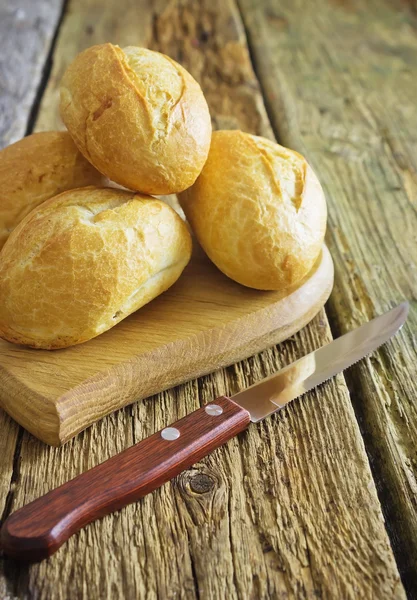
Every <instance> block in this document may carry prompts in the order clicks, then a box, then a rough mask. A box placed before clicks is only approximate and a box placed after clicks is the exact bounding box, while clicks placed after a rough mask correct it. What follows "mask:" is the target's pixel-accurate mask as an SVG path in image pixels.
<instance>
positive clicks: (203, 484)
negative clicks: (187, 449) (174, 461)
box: [190, 473, 214, 494]
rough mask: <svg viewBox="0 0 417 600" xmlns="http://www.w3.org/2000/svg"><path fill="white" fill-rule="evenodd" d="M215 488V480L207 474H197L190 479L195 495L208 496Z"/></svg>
mask: <svg viewBox="0 0 417 600" xmlns="http://www.w3.org/2000/svg"><path fill="white" fill-rule="evenodd" d="M213 487H214V481H213V479H212V478H211V477H209V476H208V475H206V474H205V473H197V474H196V475H193V476H192V477H191V478H190V488H191V491H192V492H194V493H195V494H207V493H208V492H211V490H212V489H213Z"/></svg>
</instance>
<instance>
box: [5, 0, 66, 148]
mask: <svg viewBox="0 0 417 600" xmlns="http://www.w3.org/2000/svg"><path fill="white" fill-rule="evenodd" d="M63 5H64V0H37V1H36V3H34V2H33V1H32V0H18V1H17V2H2V3H1V4H0V39H1V50H2V51H1V55H0V148H3V147H4V146H7V145H8V144H11V143H12V142H15V141H17V140H19V139H20V138H22V137H23V136H24V135H25V133H26V130H27V127H28V120H29V116H30V112H31V109H32V106H33V105H34V102H35V100H36V94H37V91H38V89H39V86H40V84H41V81H42V75H43V73H44V70H45V69H47V67H48V65H47V62H46V61H47V57H48V52H49V50H50V47H51V43H52V40H53V37H54V34H55V30H56V27H57V25H58V22H59V19H60V16H61V12H62V9H63Z"/></svg>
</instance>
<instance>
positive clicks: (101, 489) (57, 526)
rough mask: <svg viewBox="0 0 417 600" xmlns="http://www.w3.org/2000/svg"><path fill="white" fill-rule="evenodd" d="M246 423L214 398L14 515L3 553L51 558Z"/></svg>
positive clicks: (225, 401) (242, 414) (234, 408)
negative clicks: (84, 529) (92, 524)
mask: <svg viewBox="0 0 417 600" xmlns="http://www.w3.org/2000/svg"><path fill="white" fill-rule="evenodd" d="M249 423H250V415H249V413H248V411H247V410H245V409H244V408H241V407H240V406H239V405H238V404H236V403H235V402H233V401H232V400H230V398H226V397H221V398H217V400H215V401H214V403H212V404H208V405H206V406H203V407H202V408H199V409H198V410H196V411H194V412H193V413H191V414H189V415H187V416H186V417H184V418H183V419H180V420H179V421H177V422H175V423H173V424H172V425H171V426H170V427H167V428H165V429H162V430H161V431H158V432H157V433H155V434H154V435H151V436H150V437H148V438H146V439H145V440H143V441H142V442H139V443H138V444H136V445H135V446H132V447H130V448H128V449H127V450H125V451H124V452H121V453H120V454H117V455H116V456H113V457H112V458H110V459H109V460H106V461H105V462H103V463H101V464H99V465H98V466H97V467H94V468H93V469H90V470H89V471H86V472H85V473H82V474H81V475H79V476H78V477H76V478H75V479H72V480H71V481H68V482H67V483H65V484H64V485H61V486H60V487H58V488H56V489H55V490H52V491H51V492H49V493H48V494H46V495H45V496H42V497H41V498H38V499H37V500H35V501H33V502H31V503H30V504H27V505H26V506H24V507H23V508H21V509H19V510H17V511H16V512H15V513H13V514H12V515H11V516H10V517H8V519H6V521H5V522H4V524H3V527H2V529H1V546H2V548H3V550H4V552H5V553H6V554H8V555H9V556H11V557H13V558H17V559H22V560H29V561H40V560H43V559H44V558H47V557H48V556H51V554H53V553H54V552H56V550H58V548H59V547H60V546H61V545H62V544H63V543H64V542H65V541H66V540H67V539H68V538H69V537H70V536H71V535H73V534H74V533H76V532H77V531H79V530H80V529H81V528H82V527H84V526H85V525H87V523H90V522H91V521H94V520H96V519H98V518H100V517H104V516H105V515H108V514H109V513H112V512H113V511H115V510H119V509H120V508H122V507H123V506H126V505H127V504H130V503H131V502H135V501H137V500H139V498H142V497H143V496H145V495H146V494H148V493H149V492H152V491H153V490H155V489H156V488H158V487H160V486H161V485H163V484H164V483H165V482H167V481H168V480H170V479H172V478H173V477H175V476H176V475H178V474H179V473H181V471H183V470H184V469H187V468H189V467H191V465H193V464H194V463H195V462H197V461H199V460H200V459H201V458H203V457H204V456H206V455H207V454H209V453H210V452H211V451H212V450H214V449H215V448H218V447H219V446H221V445H222V444H224V443H225V442H227V441H228V440H229V439H231V438H232V437H234V436H235V435H237V434H238V433H239V432H240V431H243V430H244V429H246V427H247V426H248V425H249Z"/></svg>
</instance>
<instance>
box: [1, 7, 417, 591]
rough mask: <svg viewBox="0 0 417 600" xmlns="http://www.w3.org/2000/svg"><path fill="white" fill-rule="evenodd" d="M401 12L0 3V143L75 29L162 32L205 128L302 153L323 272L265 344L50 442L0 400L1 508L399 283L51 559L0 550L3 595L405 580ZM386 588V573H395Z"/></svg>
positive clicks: (405, 182) (146, 37)
mask: <svg viewBox="0 0 417 600" xmlns="http://www.w3.org/2000/svg"><path fill="white" fill-rule="evenodd" d="M416 28H417V16H416V11H415V6H414V4H413V2H411V1H410V0H409V1H404V0H367V1H366V2H363V1H361V0H349V1H348V0H346V1H341V0H316V1H315V2H308V1H307V0H305V1H303V0H262V1H261V0H237V1H236V0H202V1H198V0H155V1H154V2H150V1H146V0H117V2H113V1H111V0H67V1H63V0H16V2H13V3H11V2H6V1H5V0H3V1H2V2H0V49H1V52H0V57H1V58H0V93H1V99H0V146H5V145H7V144H8V143H10V142H12V141H15V140H17V139H19V138H20V137H22V136H23V135H25V134H26V133H29V132H31V131H33V130H34V131H39V130H45V129H53V128H57V127H60V128H61V127H62V125H61V123H60V121H59V117H58V113H57V99H58V86H59V81H60V78H61V76H62V73H63V71H64V69H65V67H66V65H67V64H68V62H69V61H70V60H71V59H72V58H73V57H74V55H75V54H76V53H77V52H79V51H80V50H82V49H83V48H85V47H87V46H90V45H93V44H96V43H101V42H104V41H112V42H113V43H116V44H119V45H121V46H124V45H129V44H136V45H144V46H148V47H149V48H153V49H156V50H160V51H162V52H165V53H167V54H169V55H170V56H172V57H174V58H175V59H177V60H178V61H180V62H181V63H182V64H183V65H184V66H185V67H186V68H187V69H189V70H190V71H191V73H192V74H193V75H194V76H195V77H196V78H197V80H199V82H200V83H201V85H202V87H203V90H204V92H205V94H206V97H207V99H208V102H209V105H210V109H211V111H212V114H213V117H214V125H215V127H217V128H225V129H227V128H229V129H230V128H242V129H244V130H246V131H250V132H253V133H256V134H260V135H264V136H267V137H270V138H276V139H277V140H278V141H279V142H281V143H282V144H284V145H286V146H289V147H292V148H295V149H297V150H299V151H300V152H302V153H303V154H305V155H306V156H307V158H308V159H309V161H310V162H311V164H312V165H313V167H314V168H315V170H316V172H317V173H318V175H319V177H320V179H321V181H322V183H323V185H324V188H325V191H326V194H327V199H328V204H329V228H328V235H327V242H328V245H329V247H330V250H331V252H332V254H333V258H334V261H335V267H336V280H335V288H334V292H333V294H332V296H331V299H330V301H329V303H328V306H327V308H326V312H324V311H323V312H321V314H319V315H318V316H317V317H316V319H315V320H314V322H313V323H311V325H309V326H308V327H306V328H305V330H304V331H302V332H301V333H300V334H298V335H296V336H294V337H293V338H292V339H290V340H288V341H287V342H286V343H284V344H280V345H279V346H278V347H276V348H272V349H270V350H266V351H265V352H263V353H262V354H260V355H259V356H255V357H253V358H251V359H249V360H247V361H244V362H242V363H240V364H237V365H233V366H231V367H229V368H228V369H224V370H222V371H219V372H216V373H213V374H212V375H210V376H207V377H204V378H201V379H199V380H198V381H191V382H189V383H187V384H185V385H182V386H180V387H178V388H175V389H173V390H170V391H168V392H165V393H162V394H160V395H158V396H156V397H154V398H149V399H148V400H146V401H144V402H141V403H138V404H137V405H133V406H131V407H128V408H126V409H125V410H121V411H119V412H118V413H116V414H114V415H112V416H110V417H108V418H106V419H104V420H103V421H102V422H100V423H98V424H97V425H95V426H93V427H91V428H90V429H89V430H87V431H85V432H84V433H82V434H81V435H79V436H78V437H77V438H76V439H74V440H72V441H71V442H70V443H68V444H67V445H66V446H64V447H62V448H59V449H56V448H50V447H47V446H46V445H44V444H42V443H41V442H39V441H38V440H36V439H35V438H34V437H32V436H31V435H30V434H28V433H26V432H25V431H23V430H22V429H21V428H19V426H18V425H17V424H16V423H14V422H12V420H11V419H10V418H9V417H8V416H7V415H6V414H5V413H3V412H1V413H0V431H1V435H0V476H1V479H0V511H1V512H2V515H3V518H4V517H5V516H7V515H8V514H9V513H10V512H11V511H13V510H15V509H17V508H18V507H20V506H22V505H23V504H25V503H27V502H28V501H30V500H32V499H34V498H36V497H38V496H40V495H41V494H43V493H45V492H47V491H48V490H49V489H51V488H53V487H55V486H57V485H59V484H61V483H63V482H64V481H66V480H68V479H69V478H72V477H74V476H75V475H77V474H78V473H81V472H82V471H85V470H86V469H87V468H89V467H92V466H94V465H96V464H97V463H99V462H101V461H102V460H104V459H106V458H108V457H110V456H112V455H114V454H115V453H116V452H119V451H121V450H123V449H124V448H127V447H128V446H130V445H131V444H133V443H134V442H136V441H138V440H140V439H142V438H143V437H145V436H147V435H150V434H151V433H153V432H154V431H155V430H157V429H159V428H161V427H163V426H164V425H166V424H167V423H168V422H170V421H171V420H174V419H176V418H178V417H180V416H183V415H184V414H186V413H188V412H190V411H192V410H194V409H195V408H197V407H198V406H199V405H200V404H201V403H203V402H206V401H208V400H210V399H212V398H213V397H215V396H216V395H219V394H223V393H233V392H235V391H237V390H238V389H240V388H243V387H244V386H246V385H248V384H250V383H252V382H254V381H256V380H258V379H260V378H261V377H263V376H265V375H266V374H269V373H271V372H273V371H274V370H276V369H277V368H278V367H280V366H282V365H284V364H286V363H288V362H289V361H291V360H293V359H294V358H296V357H299V356H301V355H302V354H304V353H306V352H307V351H310V350H312V349H314V348H316V347H318V346H320V345H321V344H323V343H324V342H326V341H328V340H329V339H330V338H331V335H332V334H333V335H339V334H341V333H344V332H346V331H348V330H349V329H351V328H353V327H355V326H358V325H359V324H361V323H363V322H365V321H367V320H368V319H370V318H372V317H374V316H376V315H377V314H379V313H381V312H383V311H384V310H386V309H388V308H390V307H391V306H393V305H395V304H396V303H398V302H400V301H402V300H403V299H404V298H407V299H409V300H410V301H411V314H410V317H409V320H408V323H407V325H406V327H404V329H403V330H402V332H401V333H400V334H399V335H398V336H397V337H396V338H395V339H394V340H392V341H391V342H390V343H389V344H387V345H386V346H384V347H383V348H382V349H381V350H379V351H378V352H376V353H375V354H373V355H372V357H371V358H368V359H367V360H364V361H362V362H361V363H360V364H358V365H357V366H355V367H353V368H351V369H350V370H349V371H348V372H346V373H345V375H344V376H342V375H341V376H339V377H337V378H336V379H335V380H334V381H331V382H329V383H327V384H326V385H325V386H323V387H322V388H320V389H319V390H318V391H315V392H312V393H309V394H307V395H306V396H304V397H303V398H302V399H301V400H300V401H298V402H296V403H294V404H293V405H292V406H291V407H289V408H288V409H287V410H285V411H283V412H282V413H280V414H278V415H276V416H275V417H273V418H271V419H269V420H268V421H267V422H265V423H263V424H261V425H259V426H257V427H255V426H254V427H252V428H250V430H249V431H248V432H247V433H245V434H243V435H241V436H239V438H238V439H235V440H233V441H231V442H230V443H228V444H227V445H226V446H225V447H224V448H221V449H219V450H218V451H216V452H215V453H214V454H213V455H212V456H210V457H209V458H207V459H206V460H204V461H202V462H201V463H199V464H197V465H195V466H194V467H193V468H192V469H190V470H189V471H187V472H186V473H184V474H183V475H181V476H180V477H178V478H177V479H176V480H175V481H174V482H172V483H170V484H167V485H165V486H164V487H163V488H162V489H161V490H159V491H157V492H155V493H154V494H152V495H150V496H148V497H146V498H145V499H144V500H143V501H141V502H139V503H137V504H135V505H132V506H130V507H128V508H127V509H124V510H122V511H120V512H119V513H117V514H115V515H114V516H110V517H107V518H105V519H103V520H102V521H100V522H97V523H94V524H92V525H90V526H89V527H87V528H86V529H85V530H84V531H82V532H81V533H80V534H79V535H76V536H75V537H73V538H72V539H71V540H70V541H69V543H68V544H66V546H65V547H63V548H62V549H61V550H60V551H59V552H58V553H57V554H56V555H55V556H54V557H52V558H51V559H50V560H48V561H46V562H43V563H41V564H38V565H33V566H25V565H19V564H17V563H15V562H13V561H11V560H8V559H5V558H4V557H3V558H2V559H1V571H2V573H1V575H0V597H1V598H39V599H50V598H53V599H55V598H57V599H58V598H59V599H67V598H89V599H98V598H100V599H101V598H128V599H130V598H132V599H134V598H163V599H165V598H202V599H203V598H209V599H211V598H215V599H217V598H219V599H223V598H278V597H279V598H317V597H318V598H331V599H334V598H343V599H345V598H404V597H405V594H406V592H407V593H408V596H409V597H410V598H411V597H413V595H414V597H417V567H416V565H417V483H416V474H417V454H416V448H417V418H416V389H417V387H416V385H417V384H416V381H417V371H416V355H415V350H416V338H415V332H416V323H417V310H416V308H417V306H416V300H415V298H416V284H417V265H416V263H417V256H416V254H417V250H416V248H417V244H416V240H417V238H416V235H417V234H416V232H417V217H416V196H417V175H416V169H417V162H416V157H417V148H416V143H417V137H416V131H417V109H416V97H417V36H416ZM405 590H406V591H405Z"/></svg>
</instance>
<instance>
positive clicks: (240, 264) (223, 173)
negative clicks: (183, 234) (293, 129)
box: [179, 131, 326, 290]
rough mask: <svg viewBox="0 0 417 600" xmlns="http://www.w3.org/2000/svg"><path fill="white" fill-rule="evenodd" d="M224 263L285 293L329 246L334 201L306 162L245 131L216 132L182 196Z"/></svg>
mask: <svg viewBox="0 0 417 600" xmlns="http://www.w3.org/2000/svg"><path fill="white" fill-rule="evenodd" d="M179 200H180V204H181V206H182V208H183V210H184V212H185V214H186V216H187V219H188V220H189V222H190V224H191V227H192V229H193V231H194V233H195V235H196V237H197V239H198V241H199V242H200V244H201V245H202V247H203V248H204V250H205V251H206V253H207V254H208V256H209V257H210V258H211V260H212V261H213V262H214V263H215V264H216V265H217V267H218V268H219V269H220V270H221V271H223V273H225V274H226V275H228V276H229V277H231V278H232V279H234V280H235V281H237V282H239V283H241V284H243V285H246V286H248V287H252V288H256V289H260V290H283V289H285V288H287V287H290V286H292V285H295V284H297V283H298V282H299V281H300V280H301V279H302V278H303V277H304V276H305V275H307V274H308V272H309V271H310V270H311V269H312V267H313V265H314V263H315V261H316V260H317V258H318V256H319V254H320V250H321V247H322V244H323V239H324V234H325V229H326V201H325V197H324V194H323V190H322V188H321V186H320V183H319V181H318V179H317V177H316V176H315V174H314V172H313V170H312V169H311V167H309V165H308V164H307V162H306V161H305V159H304V158H303V157H302V156H301V155H300V154H298V153H297V152H294V151H293V150H288V148H283V147H282V146H279V145H278V144H275V143H273V142H271V141H269V140H267V139H264V138H261V137H257V136H254V135H250V134H248V133H242V132H241V131H217V132H215V133H213V136H212V142H211V148H210V153H209V156H208V159H207V162H206V164H205V166H204V169H203V171H202V173H201V175H200V176H199V177H198V179H197V181H196V182H195V184H194V185H193V186H192V187H191V188H190V189H188V190H186V191H185V192H183V193H182V194H180V196H179Z"/></svg>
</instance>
